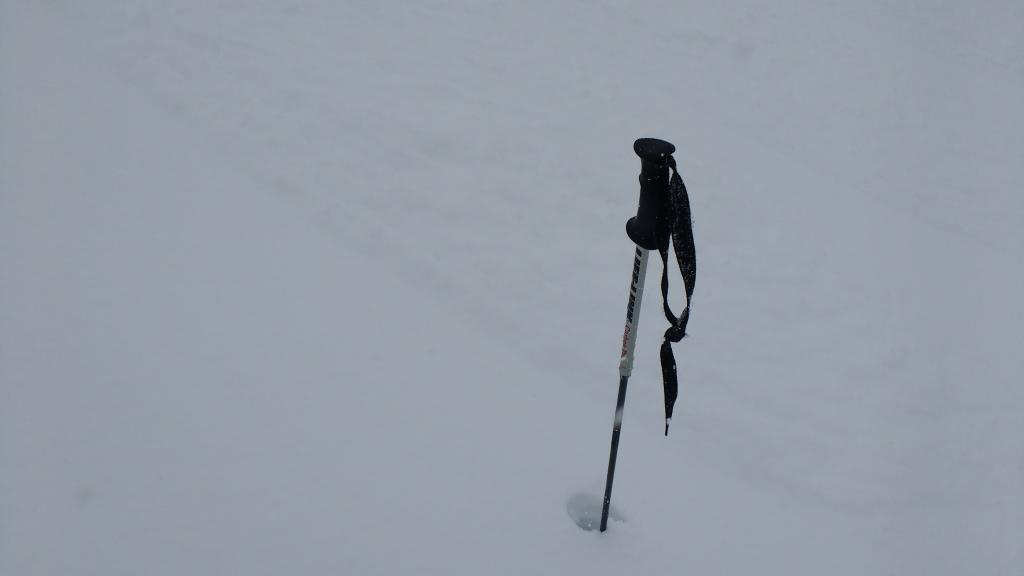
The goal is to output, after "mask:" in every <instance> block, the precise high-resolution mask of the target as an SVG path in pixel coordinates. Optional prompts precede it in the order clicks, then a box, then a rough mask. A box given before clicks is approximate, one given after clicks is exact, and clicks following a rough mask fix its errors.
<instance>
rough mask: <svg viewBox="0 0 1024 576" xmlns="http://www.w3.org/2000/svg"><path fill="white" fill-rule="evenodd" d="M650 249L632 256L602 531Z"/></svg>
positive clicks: (605, 523) (637, 250)
mask: <svg viewBox="0 0 1024 576" xmlns="http://www.w3.org/2000/svg"><path fill="white" fill-rule="evenodd" d="M647 254H648V252H647V250H645V249H644V248H641V247H639V246H637V248H636V252H635V255H634V257H633V278H632V282H631V284H630V287H629V304H628V305H627V306H626V327H625V329H624V330H623V332H622V354H621V356H620V357H619V396H618V398H617V399H616V401H615V424H614V426H613V427H612V448H611V454H610V455H609V456H608V478H607V480H606V481H605V486H604V505H603V506H602V508H601V532H604V531H605V530H607V529H608V510H609V508H610V506H611V501H612V481H613V480H614V479H615V460H616V458H617V456H618V453H619V432H620V431H621V430H622V409H623V407H624V406H625V404H626V384H627V383H628V381H629V375H630V374H631V373H632V372H633V350H634V349H635V348H636V328H637V324H638V322H639V319H640V302H641V300H642V299H643V296H644V278H645V277H646V276H647Z"/></svg>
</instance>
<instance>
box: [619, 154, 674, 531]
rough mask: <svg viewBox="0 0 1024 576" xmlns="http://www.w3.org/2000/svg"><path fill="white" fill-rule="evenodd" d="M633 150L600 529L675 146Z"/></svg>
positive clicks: (664, 234) (662, 240) (662, 233)
mask: <svg viewBox="0 0 1024 576" xmlns="http://www.w3.org/2000/svg"><path fill="white" fill-rule="evenodd" d="M633 151H634V152H636V154H637V156H639V157H640V160H641V170H640V202H639V207H638V208H637V214H636V217H634V218H630V219H629V222H627V223H626V234H627V235H628V236H629V239H630V240H632V241H633V242H634V243H635V244H636V252H635V255H634V257H633V278H632V282H631V285H630V288H629V303H628V304H627V306H626V327H625V329H624V330H623V333H622V352H621V355H620V356H619V395H618V398H617V399H616V401H615V423H614V425H613V427H612V446H611V454H610V455H609V456H608V477H607V479H606V480H605V486H604V503H603V505H602V507H601V532H604V531H605V530H607V529H608V511H609V508H610V507H611V501H612V481H613V480H614V478H615V461H616V459H617V458H618V453H619V433H620V432H621V430H622V410H623V407H624V406H625V404H626V384H627V383H628V381H629V376H630V374H631V373H632V372H633V350H634V349H635V348H636V331H637V323H638V320H639V318H640V302H641V301H642V300H643V295H644V278H645V277H646V276H647V256H648V252H649V251H650V250H660V249H662V248H664V247H667V246H668V241H669V234H670V228H669V222H668V221H667V219H666V218H667V216H668V212H669V210H668V207H667V203H668V159H669V158H670V156H671V154H672V153H673V152H675V146H673V145H672V144H669V143H668V142H665V141H663V140H657V139H654V138H641V139H639V140H637V141H636V142H635V143H634V144H633Z"/></svg>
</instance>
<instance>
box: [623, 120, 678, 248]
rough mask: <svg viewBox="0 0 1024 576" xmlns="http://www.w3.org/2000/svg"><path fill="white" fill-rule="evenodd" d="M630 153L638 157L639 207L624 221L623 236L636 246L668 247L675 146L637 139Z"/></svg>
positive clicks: (646, 139)
mask: <svg viewBox="0 0 1024 576" xmlns="http://www.w3.org/2000/svg"><path fill="white" fill-rule="evenodd" d="M633 151H634V152H636V155H637V156H639V157H640V205H639V207H638V208H637V211H636V216H634V217H633V218H630V219H629V221H628V222H626V234H627V235H628V236H629V239H630V240H632V241H633V242H634V243H636V245H637V246H639V247H641V248H645V249H647V250H658V249H660V248H663V247H667V246H668V240H669V223H668V215H669V208H668V178H669V172H668V168H669V158H670V157H671V156H672V153H673V152H675V151H676V147H675V146H673V145H672V144H670V143H668V142H666V141H664V140H658V139H657V138H640V139H639V140H637V141H636V142H634V143H633Z"/></svg>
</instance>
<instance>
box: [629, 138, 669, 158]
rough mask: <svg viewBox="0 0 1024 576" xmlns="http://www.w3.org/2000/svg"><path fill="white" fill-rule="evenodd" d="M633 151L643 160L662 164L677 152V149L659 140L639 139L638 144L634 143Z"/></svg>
mask: <svg viewBox="0 0 1024 576" xmlns="http://www.w3.org/2000/svg"><path fill="white" fill-rule="evenodd" d="M633 151H634V152H636V155H637V156H639V157H640V158H641V159H642V160H645V161H647V162H653V163H655V164H661V163H664V162H665V161H666V158H668V157H669V156H671V155H672V153H673V152H675V151H676V147H675V146H673V145H672V144H671V143H669V142H666V141H664V140H659V139H657V138H638V139H637V141H636V142H633Z"/></svg>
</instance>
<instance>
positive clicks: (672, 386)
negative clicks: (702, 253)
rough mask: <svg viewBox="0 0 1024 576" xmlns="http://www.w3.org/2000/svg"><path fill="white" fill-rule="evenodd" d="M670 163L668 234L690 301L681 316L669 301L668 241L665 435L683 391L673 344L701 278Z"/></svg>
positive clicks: (664, 252)
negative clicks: (680, 388) (679, 395)
mask: <svg viewBox="0 0 1024 576" xmlns="http://www.w3.org/2000/svg"><path fill="white" fill-rule="evenodd" d="M668 166H669V169H670V170H671V173H672V177H671V178H670V179H669V184H668V194H667V196H668V199H667V200H668V202H667V204H668V206H667V208H668V214H667V225H668V235H669V236H670V237H671V239H672V248H673V250H674V251H675V254H676V263H677V264H678V265H679V271H680V272H681V273H682V276H683V288H684V290H685V292H686V303H685V305H684V307H683V310H682V312H680V314H679V316H676V315H675V314H674V313H673V312H672V308H671V307H670V306H669V304H668V248H669V247H668V242H664V243H663V244H662V245H661V246H659V247H658V252H659V253H660V254H661V262H662V269H661V299H662V308H663V309H664V311H665V318H666V319H667V320H668V322H669V327H668V329H667V330H665V340H664V342H662V344H661V378H662V384H663V386H664V389H665V435H666V436H668V426H669V423H670V422H671V421H672V408H673V407H674V406H675V402H676V396H678V394H679V379H678V375H677V370H676V359H675V355H674V354H673V353H672V344H673V343H675V342H679V341H680V340H682V339H683V337H685V336H686V324H687V322H689V320H690V306H691V304H692V302H693V287H694V283H695V282H696V280H697V255H696V249H695V248H694V244H693V225H692V221H691V218H690V199H689V196H688V195H687V193H686V185H685V184H683V178H682V176H680V175H679V171H678V170H677V168H676V161H675V158H673V157H672V156H669V157H668Z"/></svg>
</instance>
